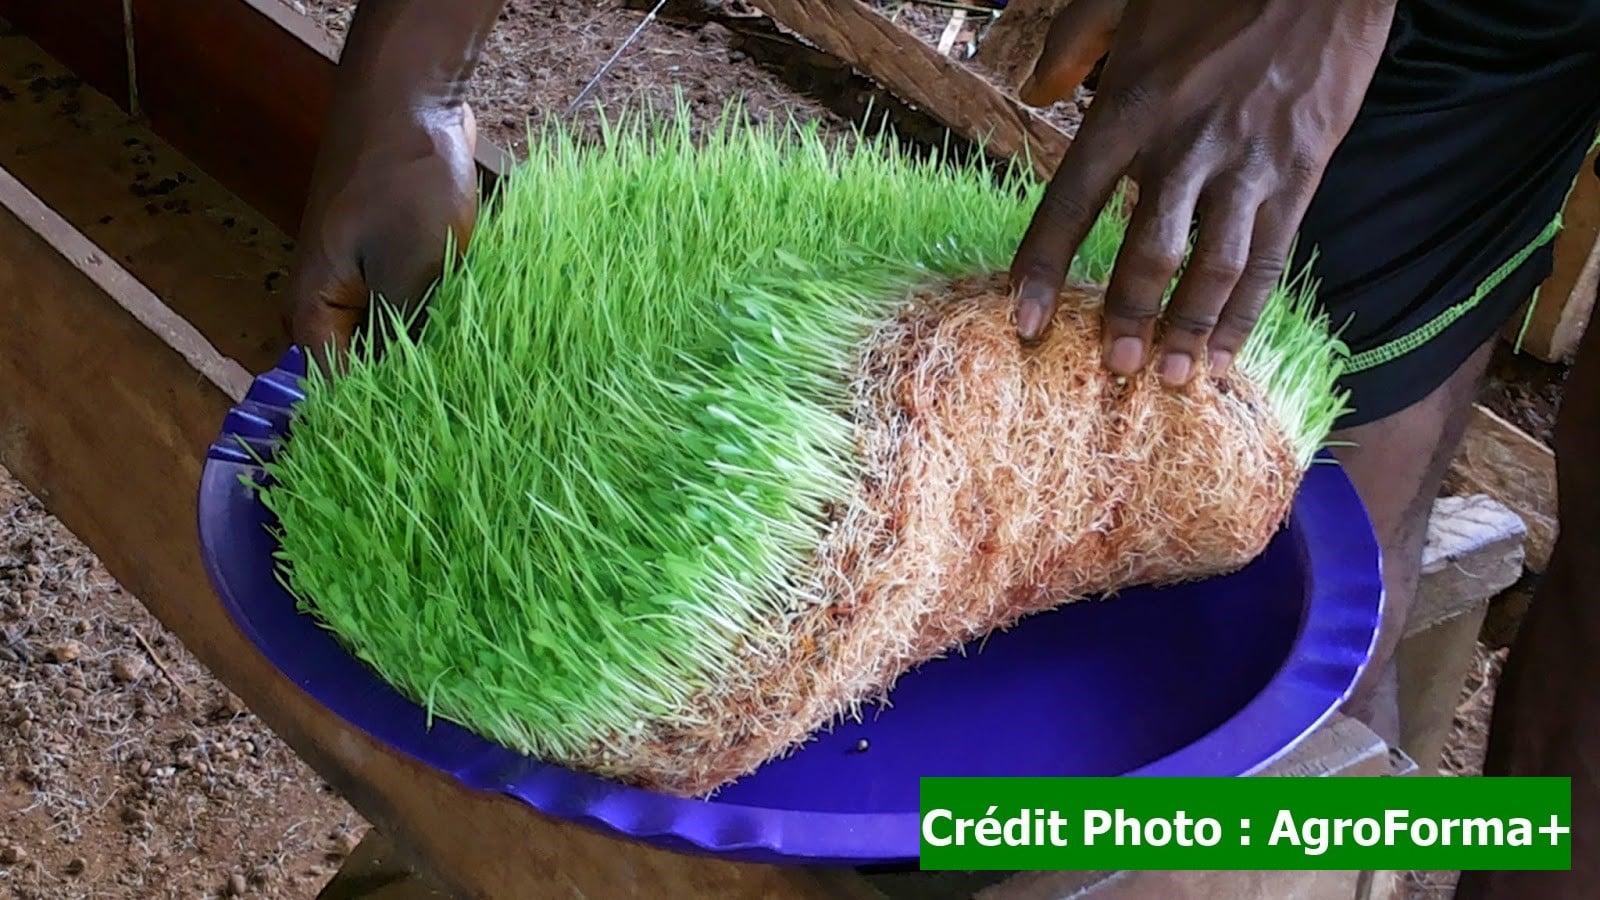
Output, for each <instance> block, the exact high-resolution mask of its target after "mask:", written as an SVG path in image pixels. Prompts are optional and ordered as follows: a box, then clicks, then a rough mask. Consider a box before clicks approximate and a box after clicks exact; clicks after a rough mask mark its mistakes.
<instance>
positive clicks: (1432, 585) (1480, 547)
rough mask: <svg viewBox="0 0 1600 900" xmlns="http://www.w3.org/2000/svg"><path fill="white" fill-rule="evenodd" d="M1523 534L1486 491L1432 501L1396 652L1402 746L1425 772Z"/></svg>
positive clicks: (1433, 766)
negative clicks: (1412, 595) (1412, 599)
mask: <svg viewBox="0 0 1600 900" xmlns="http://www.w3.org/2000/svg"><path fill="white" fill-rule="evenodd" d="M1526 536H1527V529H1526V527H1525V526H1524V525H1523V522H1522V519H1520V518H1519V517H1518V516H1517V514H1516V513H1514V512H1512V511H1511V510H1509V509H1507V508H1506V507H1504V506H1502V505H1501V504H1499V503H1497V502H1495V501H1494V500H1493V499H1492V498H1490V497H1488V496H1486V495H1482V494H1477V495H1473V496H1467V497H1442V498H1440V499H1438V500H1436V501H1434V505H1433V514H1432V516H1431V517H1430V518H1429V521H1428V538H1427V543H1426V544H1425V546H1424V549H1423V552H1422V576H1421V580H1420V582H1419V584H1418V587H1417V597H1416V602H1415V604H1414V605H1413V606H1412V608H1411V613H1410V616H1409V617H1408V619H1407V622H1406V631H1405V637H1404V639H1402V640H1401V642H1400V645H1399V647H1398V648H1397V649H1396V651H1395V662H1396V665H1397V667H1398V670H1399V671H1398V675H1399V680H1400V684H1399V691H1400V723H1401V735H1400V747H1401V749H1402V750H1404V751H1405V752H1406V753H1407V754H1408V755H1409V756H1411V757H1412V758H1414V759H1416V760H1417V761H1418V763H1419V764H1420V765H1421V766H1422V768H1423V770H1424V771H1425V772H1426V774H1429V775H1432V774H1436V773H1437V772H1438V765H1439V758H1440V755H1441V754H1442V753H1443V752H1444V745H1445V742H1446V741H1447V740H1448V739H1449V737H1450V727H1451V723H1452V722H1453V721H1454V719H1455V709H1456V702H1457V700H1458V699H1459V697H1460V695H1461V685H1462V682H1463V680H1464V679H1465V677H1466V673H1467V671H1468V668H1469V667H1470V666H1471V665H1472V659H1473V656H1474V651H1475V649H1476V647H1477V643H1478V632H1479V630H1480V628H1481V627H1482V625H1483V620H1484V617H1485V615H1486V614H1487V613H1488V610H1489V601H1490V600H1492V599H1493V598H1494V597H1495V595H1497V594H1499V593H1500V592H1501V591H1503V590H1505V589H1506V588H1508V587H1510V586H1511V585H1513V584H1515V583H1516V581H1517V579H1518V578H1519V577H1520V576H1521V575H1522V566H1523V543H1524V540H1525V538H1526Z"/></svg>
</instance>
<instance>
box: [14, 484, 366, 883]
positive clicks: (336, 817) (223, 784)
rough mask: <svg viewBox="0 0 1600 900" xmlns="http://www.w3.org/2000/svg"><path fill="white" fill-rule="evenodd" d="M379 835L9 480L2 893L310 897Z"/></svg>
mask: <svg viewBox="0 0 1600 900" xmlns="http://www.w3.org/2000/svg"><path fill="white" fill-rule="evenodd" d="M364 830H365V824H364V823H363V822H362V821H361V819H360V818H359V817H358V816H356V815H355V814H354V813H353V812H351V810H350V809H349V807H348V806H347V805H346V804H345V803H344V802H343V801H342V800H340V799H339V798H338V797H336V796H334V795H333V794H332V793H331V791H330V790H329V789H328V788H327V787H326V786H325V785H324V784H322V783H321V781H320V780H319V779H318V778H317V777H316V775H315V774H314V773H313V772H312V771H311V770H310V769H308V768H307V767H306V766H305V764H304V763H302V762H300V761H299V759H298V758H296V757H295V756H294V754H293V753H291V752H290V751H289V750H288V748H287V747H285V746H284V744H283V743H282V742H281V741H279V740H278V738H277V737H276V736H274V735H273V733H272V732H271V731H269V730H268V729H267V728H266V727H265V726H264V725H262V724H261V722H260V721H259V720H257V719H256V718H255V716H253V715H251V714H250V713H249V712H248V711H247V710H245V708H244V706H243V705H242V704H241V703H240V702H239V700H238V698H236V697H234V696H233V695H232V694H230V693H229V692H228V691H227V690H225V689H224V688H223V687H222V686H221V685H220V684H218V683H217V682H216V681H215V680H214V679H213V678H212V677H211V676H210V675H209V674H208V673H207V672H206V671H205V669H204V668H202V667H201V666H200V664H199V663H198V662H196V661H195V659H194V657H192V656H190V655H189V654H188V653H187V652H186V651H185V650H184V649H183V648H182V646H181V645H180V644H179V643H178V641H177V640H176V639H175V638H174V637H172V635H170V634H168V633H167V632H166V631H165V629H163V628H162V627H161V626H160V624H158V623H157V622H156V621H155V619H153V618H152V617H151V616H150V614H149V613H147V612H146V611H145V609H144V607H143V606H141V605H140V604H139V602H138V601H137V600H136V599H135V598H133V597H131V596H129V595H128V594H127V593H125V592H124V591H123V590H122V589H121V588H119V587H118V586H117V584H116V582H115V581H114V580H113V579H112V578H111V577H110V576H109V575H108V574H107V573H106V572H105V570H104V569H103V568H102V567H101V566H100V563H99V561H98V560H96V559H95V558H94V556H93V555H92V554H91V553H90V552H89V551H88V549H87V548H86V547H84V546H83V545H82V544H81V543H80V542H78V540H77V539H75V538H74V537H73V536H72V535H71V534H70V533H69V532H68V531H67V530H66V528H65V527H63V526H62V525H61V523H60V522H58V521H57V520H56V519H55V518H54V517H53V516H51V515H49V514H48V513H46V512H45V510H44V509H43V507H42V505H41V504H40V502H39V501H38V500H37V499H36V498H34V497H32V496H30V495H29V494H28V493H27V492H26V491H24V490H23V489H22V487H21V485H19V484H18V483H17V482H16V481H14V480H13V479H12V478H11V476H10V475H9V473H6V472H5V471H4V470H0V896H5V897H13V898H17V900H71V898H76V897H127V898H157V897H171V898H184V900H192V898H196V897H221V896H230V895H236V894H243V895H249V896H260V897H284V898H288V897H310V896H314V895H315V894H316V890H317V889H318V887H319V886H320V884H321V883H322V882H324V881H326V880H327V878H328V875H329V874H330V873H331V872H332V870H333V869H335V868H336V867H337V865H338V861H339V859H340V858H342V856H343V855H344V854H346V853H348V852H349V851H350V850H351V849H352V848H353V847H354V845H355V842H356V841H357V840H358V839H359V837H360V835H361V834H362V833H363V832H364Z"/></svg>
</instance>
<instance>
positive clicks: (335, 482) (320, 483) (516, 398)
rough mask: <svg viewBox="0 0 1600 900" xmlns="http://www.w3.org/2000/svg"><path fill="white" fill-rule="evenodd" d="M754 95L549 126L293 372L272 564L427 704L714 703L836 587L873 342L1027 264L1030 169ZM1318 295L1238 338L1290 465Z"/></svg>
mask: <svg viewBox="0 0 1600 900" xmlns="http://www.w3.org/2000/svg"><path fill="white" fill-rule="evenodd" d="M740 113H741V108H740V107H739V106H738V105H737V104H735V105H732V106H730V107H729V108H728V109H727V111H726V112H725V113H724V114H723V116H722V117H721V119H720V120H719V121H718V122H717V123H715V124H714V125H713V126H712V127H710V128H708V129H705V130H704V131H703V132H702V133H699V134H698V135H697V134H696V133H695V130H694V129H693V128H692V127H691V121H690V117H689V113H688V111H687V108H686V107H685V106H684V105H683V104H682V103H680V104H679V105H678V107H677V108H676V109H675V110H674V111H673V112H672V113H671V114H665V115H661V116H657V115H654V114H651V113H650V112H648V111H646V112H641V113H637V114H633V115H629V116H623V117H621V118H619V119H617V120H615V121H614V122H612V123H611V124H609V125H608V126H607V127H606V128H605V129H604V133H603V134H602V135H601V137H600V139H599V140H598V142H594V143H585V142H583V141H582V140H580V139H579V138H578V137H577V136H576V135H575V133H574V132H573V131H571V130H569V129H567V128H566V127H564V126H561V125H554V124H552V125H545V126H543V127H542V128H541V129H540V130H539V131H537V132H535V133H532V134H530V142H529V150H528V159H527V161H526V162H524V163H522V164H520V165H519V166H517V167H516V168H515V169H514V170H513V171H512V172H510V173H508V174H507V176H506V177H505V178H504V179H503V180H502V183H501V185H500V188H499V190H498V192H497V194H496V195H495V197H494V198H493V199H492V200H491V201H490V202H489V203H488V204H487V205H486V207H485V209H484V212H483V215H482V217H481V221H480V224H479V227H478V230H477V233H476V235H475V237H474V239H473V242H472V244H471V246H470V247H469V248H468V250H467V252H466V254H465V256H464V258H463V259H462V260H461V261H460V262H459V263H452V264H451V265H449V266H448V267H447V268H446V271H445V273H444V275H443V277H442V278H441V280H440V281H439V283H438V285H437V287H436V289H435V290H434V292H433V294H432V296H431V299H430V303H429V318H428V321H427V323H426V325H425V327H423V328H422V329H420V331H419V333H418V334H415V335H409V334H408V333H407V329H405V328H403V327H400V326H402V325H404V324H406V323H404V322H401V321H397V320H391V321H390V323H389V324H390V326H391V327H389V328H388V329H387V334H388V335H389V337H388V339H387V341H386V343H385V345H384V348H383V352H382V353H381V354H376V353H374V352H372V351H371V350H369V349H366V348H365V346H364V345H358V346H357V349H356V351H355V356H354V358H353V359H352V360H351V365H350V366H349V371H348V372H347V373H346V374H343V375H341V376H340V377H338V378H336V379H334V380H332V381H329V380H328V379H325V378H323V377H322V376H321V375H320V374H316V373H313V374H312V375H311V376H309V377H308V378H307V380H306V385H305V387H306V392H307V393H306V398H305V400H304V401H303V402H302V403H301V404H300V405H299V407H298V409H297V413H296V418H295V421H294V424H293V428H292V433H291V436H290V438H289V440H288V441H287V442H286V443H285V445H284V447H283V449H282V450H281V452H280V453H279V455H278V456H277V457H276V458H275V459H274V460H272V461H271V462H270V463H268V464H267V465H266V468H267V471H268V474H269V475H270V476H271V478H272V484H271V485H270V486H269V487H266V488H264V489H263V490H262V498H263V500H264V502H265V503H266V505H267V506H268V508H269V509H270V510H271V511H272V512H273V513H274V514H275V515H276V517H277V519H278V522H279V525H278V529H277V537H278V539H279V542H280V545H281V551H280V553H279V559H278V563H279V577H280V578H281V579H282V580H283V582H284V584H285V585H286V586H287V587H288V588H289V589H290V591H291V592H292V593H293V594H294V595H295V596H296V597H297V598H298V601H299V603H300V606H301V609H302V610H304V611H306V612H307V613H309V614H312V615H314V616H315V617H317V619H318V620H319V621H320V622H321V623H322V624H323V625H324V627H326V628H328V629H329V630H331V631H332V632H333V633H334V634H335V635H337V637H338V639H339V640H340V641H341V642H342V643H343V644H344V645H345V646H347V647H348V648H349V649H350V650H351V652H353V653H354V654H355V655H356V656H357V657H358V658H359V659H361V660H362V661H363V662H365V663H367V664H368V665H370V666H371V667H372V668H373V669H374V670H376V672H377V673H378V674H379V675H380V676H381V677H382V678H384V679H386V680H387V681H388V682H389V683H391V684H393V685H394V686H396V688H397V689H399V690H400V691H402V692H403V693H405V694H406V695H407V696H409V697H411V698H413V699H415V700H416V701H417V702H419V703H421V704H423V705H425V706H426V707H427V709H428V711H429V715H430V716H434V715H437V716H440V717H443V718H446V719H449V720H453V721H455V722H458V723H461V724H463V725H465V726H467V727H469V728H471V729H472V730H474V731H477V732H478V733H480V734H483V735H485V736H487V737H489V738H491V739H493V740H495V741H497V742H499V743H502V744H504V745H506V746H508V747H511V748H514V749H516V750H519V751H522V752H526V753H529V754H532V755H534V756H537V757H540V758H557V759H572V758H577V757H582V756H585V755H588V754H592V753H593V752H594V751H595V749H596V748H597V747H602V748H603V747H605V746H608V744H614V742H617V741H620V740H624V739H626V738H628V737H629V736H637V735H639V734H640V733H642V732H643V730H645V729H648V728H650V727H652V726H655V725H662V724H665V725H669V726H671V725H692V724H694V723H695V722H698V721H701V720H702V719H701V717H703V716H705V715H707V714H708V712H707V711H706V710H703V709H696V708H695V707H694V703H693V701H694V699H695V698H696V696H697V695H698V694H701V693H702V692H703V691H705V690H706V689H707V688H708V687H711V686H714V685H715V684H716V683H717V681H718V679H719V678H720V677H721V676H722V674H723V673H725V672H728V671H730V670H731V669H733V668H735V667H738V666H740V665H741V659H743V658H744V654H748V653H760V652H764V651H763V649H762V648H771V647H773V646H777V645H780V644H781V643H782V642H783V641H784V640H785V639H786V637H785V627H786V624H787V623H788V622H789V621H791V617H793V616H794V615H796V614H797V613H798V612H799V611H800V610H801V609H803V608H805V606H806V605H807V604H810V603H815V602H821V601H819V599H818V598H814V597H806V596H799V595H797V592H796V589H795V587H794V585H795V584H796V581H797V579H796V573H797V572H799V571H801V570H802V569H803V568H804V566H805V565H806V563H807V560H808V559H809V558H810V556H811V554H812V553H813V551H814V550H815V548H816V547H817V545H818V543H819V541H820V540H821V537H822V535H823V532H824V529H825V527H826V526H827V524H828V519H827V513H826V510H827V509H828V507H829V505H830V504H834V503H838V502H840V501H842V500H843V499H845V498H846V497H848V496H849V495H850V494H851V493H852V490H853V486H854V485H855V484H856V477H857V465H858V463H857V460H856V448H855V445H854V438H853V430H852V423H851V422H850V419H849V412H850V408H851V407H850V402H851V401H850V394H849V382H850V379H851V373H852V366H853V364H854V356H855V351H856V348H857V347H858V346H859V345H860V344H861V342H862V341H863V340H864V339H865V338H866V337H867V336H868V334H869V333H870V332H871V331H872V330H873V329H874V327H876V324H877V323H878V322H880V321H882V320H883V318H884V317H886V316H889V315H892V314H893V313H894V311H895V310H896V309H897V308H898V307H899V306H900V304H902V303H903V302H904V301H905V299H906V298H907V296H908V292H909V291H911V290H913V289H914V288H916V287H919V286H922V285H926V284H928V283H930V282H932V281H934V280H937V279H941V278H950V277H958V276H961V275H966V274H972V273H976V272H986V271H996V270H1003V269H1005V268H1006V267H1007V266H1009V264H1010V261H1011V256H1012V254H1013V253H1014V252H1015V249H1016V245H1017V241H1018V240H1019V238H1020V236H1021V235H1022V233H1023V231H1024V229H1025V228H1026V226H1027V224H1028V221H1029V219H1030V217H1031V215H1032V212H1033V209H1034V207H1035V205H1036V204H1037V202H1038V200H1039V196H1040V189H1041V186H1040V185H1039V184H1037V183H1036V182H1035V181H1033V179H1032V177H1031V176H1029V175H1027V174H1026V173H1025V171H1024V169H1023V168H1022V167H1021V166H1012V167H1010V168H1007V169H1005V170H1004V171H1001V172H999V173H998V174H997V173H996V172H995V171H994V170H993V169H992V168H991V167H989V166H987V165H985V164H982V163H975V162H962V163H954V162H952V161H950V160H949V159H947V158H942V157H941V155H940V154H935V155H934V156H933V157H932V158H914V157H912V156H911V155H909V154H908V153H907V152H906V151H904V150H901V149H897V146H896V144H895V143H894V141H893V140H892V139H891V138H890V137H889V136H888V135H887V134H886V133H884V134H868V133H867V132H865V131H858V132H857V133H856V134H855V136H854V137H853V138H851V139H850V141H849V142H848V146H835V145H834V144H832V143H830V141H829V140H828V139H826V138H825V136H824V135H823V134H822V133H821V132H820V131H819V130H818V128H817V126H816V125H814V124H812V125H800V124H796V123H794V122H793V121H788V122H782V123H776V122H775V123H768V124H751V123H750V122H749V121H748V120H747V119H745V118H744V117H743V116H742V115H741V114H740ZM1122 230H1123V222H1122V220H1121V219H1120V218H1118V217H1117V216H1114V215H1107V216H1104V217H1102V219H1101V221H1100V222H1099V224H1097V225H1096V227H1095V229H1094V230H1093V232H1092V234H1091V235H1090V237H1089V239H1088V240H1087V241H1086V242H1085V244H1084V247H1083V249H1082V250H1081V251H1080V253H1079V254H1078V256H1077V258H1076V260H1075V262H1074V265H1073V277H1074V278H1076V279H1079V280H1087V281H1096V282H1103V281H1104V279H1105V278H1106V276H1107V274H1108V273H1109V270H1110V267H1111V264H1112V262H1113V260H1114V259H1115V256H1116V253H1117V250H1118V248H1119V246H1120V243H1121V240H1122ZM1313 295H1314V291H1313V288H1312V286H1311V285H1310V284H1309V283H1308V282H1306V281H1305V280H1304V279H1301V280H1286V281H1285V283H1284V286H1283V287H1281V288H1280V289H1279V290H1278V291H1277V292H1276V293H1275V294H1274V296H1273V298H1272V300H1271V301H1270V302H1269V304H1268V306H1267V308H1266V312H1265V314H1264V315H1263V317H1262V320H1261V324H1260V326H1259V327H1258V328H1257V330H1256V332H1255V335H1254V336H1253V337H1252V338H1251V341H1250V343H1249V345H1248V347H1247V348H1246V350H1245V352H1244V353H1243V354H1241V356H1240V359H1239V365H1240V366H1241V367H1242V369H1243V370H1244V371H1245V372H1246V373H1247V374H1248V375H1250V376H1251V377H1252V378H1254V379H1256V380H1257V381H1258V382H1259V383H1261V384H1263V385H1264V386H1265V387H1266V391H1267V394H1268V396H1269V398H1270V401H1271V403H1272V404H1273V409H1274V412H1275V413H1276V414H1277V415H1278V416H1279V418H1280V420H1281V421H1282V423H1283V424H1284V426H1285V428H1286V429H1288V431H1289V432H1290V433H1291V435H1292V436H1293V440H1294V442H1295V445H1296V447H1297V448H1299V449H1300V450H1301V452H1302V456H1303V459H1304V461H1305V462H1306V463H1309V462H1310V461H1311V457H1312V455H1313V454H1314V453H1315V452H1316V451H1317V449H1318V447H1319V446H1320V444H1321V441H1322V440H1323V439H1324V438H1325V437H1326V435H1327V432H1328V430H1329V428H1331V427H1332V423H1333V421H1334V419H1335V418H1336V417H1337V416H1338V414H1339V412H1340V411H1341V409H1342V402H1343V401H1342V397H1340V396H1336V395H1335V393H1334V391H1333V386H1334V383H1335V379H1336V378H1337V377H1338V374H1339V359H1340V358H1341V354H1342V346H1341V345H1339V343H1338V341H1337V340H1336V339H1335V338H1333V337H1331V336H1330V335H1328V333H1327V331H1326V328H1325V322H1324V321H1323V320H1320V319H1318V318H1317V317H1316V315H1315V312H1314V307H1313V299H1314V296H1313ZM389 315H391V316H392V315H393V314H389Z"/></svg>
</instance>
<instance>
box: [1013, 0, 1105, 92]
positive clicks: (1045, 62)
mask: <svg viewBox="0 0 1600 900" xmlns="http://www.w3.org/2000/svg"><path fill="white" fill-rule="evenodd" d="M1126 5H1127V4H1126V0H1072V2H1070V3H1068V4H1067V8H1066V9H1064V10H1062V11H1061V13H1060V14H1059V15H1057V16H1056V18H1055V21H1053V22H1051V23H1050V30H1049V32H1048V33H1047V34H1046V35H1045V39H1044V48H1043V49H1042V50H1041V51H1040V52H1039V59H1038V61H1037V62H1036V63H1035V64H1034V67H1033V73H1032V74H1031V75H1029V76H1028V79H1027V80H1026V81H1024V82H1023V84H1022V86H1021V87H1020V88H1018V89H1017V96H1018V97H1020V98H1021V100H1022V102H1024V103H1026V104H1028V105H1029V106H1049V105H1050V104H1052V103H1055V102H1056V101H1057V100H1060V99H1062V98H1063V97H1069V96H1071V95H1072V92H1073V90H1075V89H1076V88H1077V87H1078V85H1080V84H1082V83H1083V81H1084V79H1085V78H1087V77H1089V72H1090V71H1092V70H1093V69H1094V64H1095V63H1096V62H1098V61H1099V60H1100V57H1102V56H1105V55H1106V52H1107V51H1108V50H1109V49H1110V47H1111V40H1112V38H1114V37H1115V36H1116V33H1117V24H1118V22H1120V21H1121V19H1122V10H1123V8H1124V7H1125V6H1126Z"/></svg>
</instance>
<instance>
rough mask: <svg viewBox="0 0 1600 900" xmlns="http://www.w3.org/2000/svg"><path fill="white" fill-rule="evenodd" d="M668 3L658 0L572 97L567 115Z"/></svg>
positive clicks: (574, 109) (571, 112) (664, 0)
mask: <svg viewBox="0 0 1600 900" xmlns="http://www.w3.org/2000/svg"><path fill="white" fill-rule="evenodd" d="M666 5H667V0H656V5H655V7H654V8H653V9H651V10H650V12H649V13H648V14H647V15H646V16H645V17H644V21H643V22H640V23H639V27H637V28H635V29H633V33H632V34H630V35H628V37H627V39H626V40H624V41H623V42H622V44H621V46H619V47H617V52H615V53H613V54H611V58H610V59H608V60H606V61H605V64H604V65H602V66H601V67H600V71H598V72H596V73H594V77H593V78H591V79H589V83H588V84H586V85H584V86H583V90H581V91H579V92H578V96H576V97H573V98H572V103H571V104H569V105H568V106H567V115H569V116H570V115H572V114H573V112H575V111H576V110H577V108H578V104H579V103H582V102H583V98H584V97H585V96H586V95H587V94H588V93H589V91H590V90H591V89H592V88H593V87H594V86H595V85H597V84H599V83H600V79H602V78H604V77H606V73H607V72H609V71H611V67H612V66H614V65H616V63H617V60H618V59H619V58H621V56H622V51H624V50H626V49H628V45H629V44H632V43H633V42H634V40H635V39H636V38H638V37H639V34H640V33H641V32H643V31H644V29H645V27H646V26H648V25H649V24H650V23H651V22H653V21H655V18H656V13H658V12H661V8H662V7H663V6H666Z"/></svg>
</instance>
